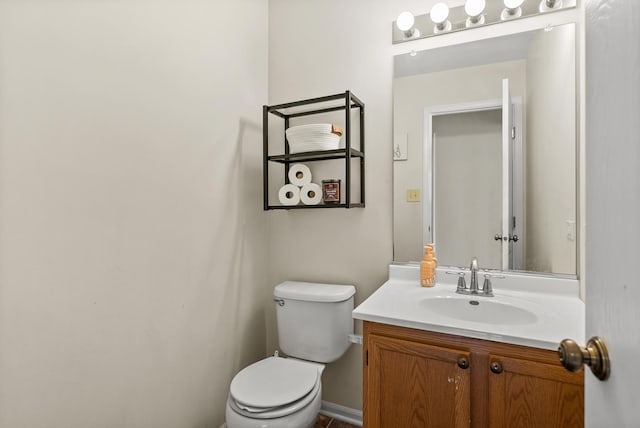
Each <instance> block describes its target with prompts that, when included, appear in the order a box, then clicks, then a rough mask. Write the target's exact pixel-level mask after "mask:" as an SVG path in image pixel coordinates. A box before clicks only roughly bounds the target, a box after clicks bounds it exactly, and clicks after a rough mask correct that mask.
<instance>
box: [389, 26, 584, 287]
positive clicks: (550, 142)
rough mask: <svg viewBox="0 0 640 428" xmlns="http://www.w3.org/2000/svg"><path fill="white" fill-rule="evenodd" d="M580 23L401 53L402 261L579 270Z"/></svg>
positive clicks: (398, 213)
mask: <svg viewBox="0 0 640 428" xmlns="http://www.w3.org/2000/svg"><path fill="white" fill-rule="evenodd" d="M576 76H577V73H576V37H575V25H574V24H565V25H560V26H556V27H551V28H546V29H540V30H536V31H530V32H525V33H518V34H512V35H508V36H502V37H497V38H493V39H486V40H480V41H474V42H470V43H465V44H459V45H454V46H448V47H444V48H437V49H431V50H426V51H421V52H412V53H411V54H404V55H399V56H396V57H395V58H394V82H393V103H394V105H393V111H394V141H393V158H394V168H393V174H394V261H398V262H410V261H419V260H421V258H422V248H423V246H424V245H425V244H426V243H430V242H433V243H435V247H436V254H437V257H438V262H439V264H440V266H456V267H458V266H467V267H468V265H469V262H470V260H471V258H472V257H474V256H475V257H478V260H479V263H480V266H481V267H482V268H490V269H499V270H505V271H506V270H509V271H525V272H537V273H553V274H568V275H576V272H577V266H576V264H577V262H576V260H577V226H576V225H577V214H578V213H577V193H576V189H577V171H578V165H577V137H576V135H577V119H576V117H577V113H576V112H577V107H576V106H577V102H576V88H577V79H576Z"/></svg>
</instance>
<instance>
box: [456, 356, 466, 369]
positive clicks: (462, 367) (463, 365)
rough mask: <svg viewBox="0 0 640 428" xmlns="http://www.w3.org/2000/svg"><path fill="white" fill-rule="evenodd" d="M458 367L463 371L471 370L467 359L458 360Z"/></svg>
mask: <svg viewBox="0 0 640 428" xmlns="http://www.w3.org/2000/svg"><path fill="white" fill-rule="evenodd" d="M458 367H460V368H461V369H468V368H469V360H467V357H460V358H458Z"/></svg>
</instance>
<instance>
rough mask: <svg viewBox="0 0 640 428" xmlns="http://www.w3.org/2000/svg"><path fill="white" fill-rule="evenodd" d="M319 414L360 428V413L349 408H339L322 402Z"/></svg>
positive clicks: (333, 404)
mask: <svg viewBox="0 0 640 428" xmlns="http://www.w3.org/2000/svg"><path fill="white" fill-rule="evenodd" d="M320 413H321V414H323V415H325V416H329V417H330V418H334V419H338V420H340V421H342V422H346V423H348V424H351V425H356V426H359V427H361V426H362V411H361V410H356V409H352V408H350V407H345V406H341V405H339V404H335V403H330V402H328V401H323V402H322V407H321V408H320Z"/></svg>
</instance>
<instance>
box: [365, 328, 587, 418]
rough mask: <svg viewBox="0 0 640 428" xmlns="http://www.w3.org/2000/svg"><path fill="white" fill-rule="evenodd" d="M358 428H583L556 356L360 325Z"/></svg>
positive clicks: (570, 381) (577, 396) (578, 379)
mask: <svg viewBox="0 0 640 428" xmlns="http://www.w3.org/2000/svg"><path fill="white" fill-rule="evenodd" d="M363 351H364V352H363V360H364V361H363V367H364V372H363V383H364V403H363V416H364V426H365V427H367V428H403V427H405V428H417V427H478V428H480V427H482V428H484V427H496V428H497V427H505V428H507V427H509V428H510V427H519V428H520V427H563V428H566V427H582V426H583V425H584V416H583V415H584V385H583V381H584V372H583V371H580V372H579V373H570V372H568V371H566V370H565V369H564V368H563V367H562V366H561V365H560V362H559V360H558V357H557V354H556V352H555V351H549V350H544V349H538V348H531V347H526V346H518V345H509V344H504V343H498V342H491V341H486V340H480V339H473V338H466V337H462V336H455V335H448V334H441V333H433V332H428V331H423V330H415V329H410V328H404V327H396V326H391V325H386V324H379V323H374V322H369V321H365V322H364V349H363Z"/></svg>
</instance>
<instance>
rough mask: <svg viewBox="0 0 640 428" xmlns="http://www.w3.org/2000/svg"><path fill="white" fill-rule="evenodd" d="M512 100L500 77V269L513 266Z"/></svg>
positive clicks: (505, 80) (507, 81)
mask: <svg viewBox="0 0 640 428" xmlns="http://www.w3.org/2000/svg"><path fill="white" fill-rule="evenodd" d="M512 129H513V102H512V101H511V93H510V91H509V79H502V269H504V270H507V269H510V268H511V266H513V251H512V248H513V245H512V243H513V241H512V240H511V238H512V236H513V230H512V229H513V227H512V219H513V181H512V177H513V156H512V153H511V152H512V147H513V144H512V141H513V138H512V134H511V130H512Z"/></svg>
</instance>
